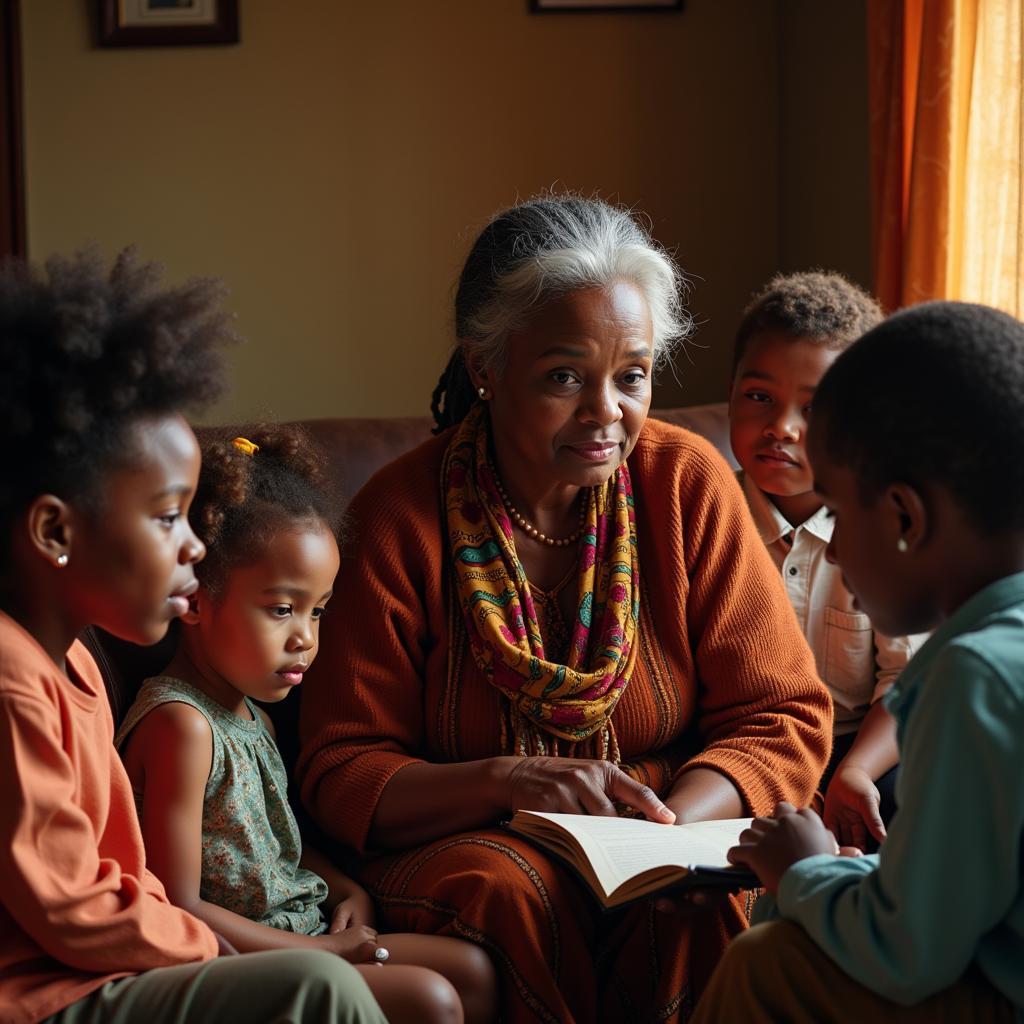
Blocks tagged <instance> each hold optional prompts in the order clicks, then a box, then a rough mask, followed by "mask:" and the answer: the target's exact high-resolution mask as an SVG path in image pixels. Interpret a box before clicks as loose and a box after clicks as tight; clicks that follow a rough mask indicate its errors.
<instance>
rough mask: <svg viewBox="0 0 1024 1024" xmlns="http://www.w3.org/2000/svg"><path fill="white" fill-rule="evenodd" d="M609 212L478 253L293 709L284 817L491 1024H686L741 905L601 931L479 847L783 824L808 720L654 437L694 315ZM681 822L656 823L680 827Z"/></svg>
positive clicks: (569, 902)
mask: <svg viewBox="0 0 1024 1024" xmlns="http://www.w3.org/2000/svg"><path fill="white" fill-rule="evenodd" d="M679 293H680V279H679V273H678V271H677V270H676V269H675V267H674V266H673V264H672V262H671V260H670V259H669V258H668V257H667V256H666V255H665V253H664V252H662V251H661V250H660V249H658V247H657V246H656V245H655V244H654V243H653V242H652V241H651V239H650V238H649V237H648V235H647V234H646V233H645V232H644V230H643V229H642V228H641V227H640V226H639V225H638V224H637V223H636V222H635V221H634V220H633V219H632V218H631V217H630V216H629V214H627V213H626V212H624V211H622V210H619V209H616V208H614V207H611V206H609V205H607V204H605V203H603V202H600V201H596V200H589V199H581V198H576V197H548V198H542V199H536V200H532V201H530V202H526V203H523V204H522V205H519V206H516V207H514V208H512V209H510V210H507V211H506V212H504V213H502V214H500V215H499V216H498V217H496V218H495V219H494V220H493V221H492V222H491V223H490V224H489V225H488V226H487V228H486V229H485V230H484V231H483V233H482V234H481V236H480V237H479V239H477V241H476V244H475V245H474V246H473V249H472V251H471V252H470V254H469V258H468V259H467V261H466V265H465V268H464V269H463V272H462V277H461V280H460V282H459V288H458V294H457V296H456V299H455V326H456V332H457V336H458V339H459V345H458V348H457V350H456V352H455V354H454V355H453V357H452V359H451V362H450V363H449V365H448V368H447V370H446V371H445V373H444V375H443V376H442V380H441V384H440V385H439V386H438V389H437V391H435V395H434V403H433V407H434V411H435V418H436V419H437V422H438V427H439V430H440V433H439V435H438V436H437V437H436V438H434V439H433V440H431V441H428V442H427V443H426V444H423V445H421V446H420V447H419V448H417V449H416V450H414V451H412V452H410V453H409V454H408V455H406V456H403V457H402V458H399V459H397V460H396V461H395V462H394V463H392V464H391V465H390V466H387V467H385V468H384V469H383V470H381V472H380V473H378V474H377V476H376V477H374V478H373V479H372V480H371V481H370V482H369V483H368V484H367V485H366V486H365V487H364V488H363V490H362V491H361V492H360V494H359V495H357V497H356V498H355V500H354V501H353V503H352V507H351V520H352V523H353V529H354V537H353V539H352V542H351V544H350V553H349V555H348V556H347V558H346V559H345V561H344V562H343V564H342V568H341V573H340V575H339V579H338V597H336V599H335V604H338V605H340V606H341V607H338V608H334V607H332V609H331V614H330V615H329V616H328V617H327V618H325V619H324V623H323V635H322V637H321V641H322V649H321V654H320V657H319V659H318V660H317V662H316V663H315V666H314V668H313V669H312V671H311V672H310V674H309V677H308V682H307V685H306V689H305V692H304V696H303V708H302V735H303V752H302V756H301V759H300V764H299V775H300V779H301V785H302V794H303V798H304V800H305V802H306V804H307V806H308V807H309V809H310V810H311V812H312V813H313V815H314V817H315V818H316V819H317V820H318V821H319V822H320V824H321V825H322V826H323V827H324V828H325V829H326V830H327V831H328V832H329V833H331V834H332V835H333V836H334V837H336V838H337V839H339V840H341V841H343V842H344V843H346V844H348V845H350V846H352V847H355V848H356V849H357V850H359V851H361V852H363V853H364V854H365V855H366V856H365V858H364V861H363V867H362V878H363V880H364V881H365V883H366V884H367V886H368V887H369V889H370V890H371V892H372V893H373V895H374V897H375V898H376V900H377V902H378V906H379V908H380V915H381V917H382V918H383V919H384V920H383V922H382V926H386V927H387V929H389V930H400V931H423V932H436V933H442V934H449V935H458V936H462V937H464V938H468V939H471V940H473V941H475V942H478V943H480V944H481V945H482V946H484V947H485V948H486V949H487V950H488V951H489V953H490V954H491V956H492V957H493V959H494V961H495V963H496V964H497V965H498V967H499V969H500V971H501V972H502V975H503V981H504V989H505V991H504V998H503V1004H504V1008H505V1019H507V1020H509V1021H513V1022H518V1021H528V1020H529V1021H534V1020H541V1021H551V1022H556V1021H557V1022H566V1021H569V1022H571V1021H580V1022H586V1021H596V1020H599V1019H600V1020H608V1021H613V1020H625V1019H636V1020H637V1021H647V1020H659V1021H671V1020H677V1019H680V1018H682V1019H685V1017H686V1015H687V1013H688V1010H689V1008H690V1007H691V1006H692V1004H693V1002H694V1001H695V999H696V996H697V995H698V993H699V990H700V987H701V985H702V984H703V983H704V981H705V980H706V978H707V977H708V975H709V974H710V972H711V970H712V968H713V967H714V965H715V963H716V961H717V959H718V957H719V955H720V954H721V952H722V950H723V949H724V948H725V946H726V944H727V942H728V940H729V938H730V937H731V936H732V935H733V934H735V933H736V932H737V931H739V930H740V929H742V928H743V927H744V926H745V923H746V918H745V913H744V910H745V906H744V900H743V899H742V898H739V897H730V898H728V899H724V900H722V901H721V902H719V903H714V904H712V905H709V906H701V905H695V904H694V903H691V902H687V901H684V900H673V899H666V898H662V899H660V900H658V901H656V902H651V901H648V902H645V903H640V904H635V905H633V906H630V907H627V908H626V909H624V910H620V911H618V912H616V913H611V914H602V913H601V912H600V911H599V910H598V909H597V903H596V901H595V900H594V899H593V897H592V896H591V895H590V894H589V893H588V891H587V890H586V889H585V888H584V887H583V886H582V885H581V883H579V882H578V881H577V880H576V879H575V878H574V877H573V876H572V875H571V874H569V873H568V872H567V871H566V870H565V869H564V868H563V867H562V866H560V864H559V863H558V862H556V861H554V860H551V859H549V858H548V857H547V856H546V855H545V854H543V853H541V852H540V851H539V850H537V849H536V848H534V847H532V846H531V845H530V844H529V843H528V842H526V841H523V840H520V839H518V838H515V837H513V836H511V835H509V834H507V833H506V832H504V831H502V829H501V828H500V822H501V820H502V819H503V818H507V817H508V815H509V814H510V812H512V811H513V810H516V809H518V808H530V809H540V810H551V811H563V812H569V813H578V814H615V813H617V808H619V809H621V808H632V809H633V810H634V811H635V812H639V813H642V814H644V815H646V816H647V817H649V818H651V819H653V820H655V821H660V822H665V823H666V824H665V827H666V828H668V827H671V824H670V823H671V822H672V821H673V820H675V821H677V822H682V821H693V820H699V819H708V818H727V817H734V816H739V815H741V814H765V813H767V812H769V811H771V809H772V808H773V807H774V805H775V803H776V802H777V801H779V800H789V801H792V802H793V803H795V804H798V805H800V804H805V803H806V802H807V801H808V799H809V798H810V796H811V794H812V793H813V791H814V786H815V782H816V780H817V779H818V778H819V777H820V774H821V771H822V768H823V766H824V764H825V762H826V760H827V755H828V749H829V736H830V727H831V710H830V703H829V699H828V694H827V692H826V691H825V689H824V688H823V686H822V685H821V683H820V682H819V681H818V679H817V677H816V675H815V671H814V662H813V660H812V658H811V656H810V653H809V651H808V648H807V645H806V643H805V642H804V640H803V637H802V635H801V633H800V629H799V627H798V625H797V622H796V619H795V618H794V616H793V613H792V610H791V608H790V605H789V602H788V601H787V600H786V595H785V592H784V590H783V588H782V583H781V580H780V579H779V576H778V573H777V571H776V570H775V568H774V566H773V565H772V563H771V561H770V560H769V558H768V556H767V553H766V550H765V547H764V545H763V544H762V543H761V541H760V539H759V537H758V535H757V532H756V530H755V528H754V526H753V524H752V522H751V520H750V519H749V516H748V514H747V511H746V506H745V504H744V501H743V496H742V495H741V493H740V491H739V488H738V486H737V485H736V483H735V481H734V479H733V476H732V473H731V472H730V470H729V468H728V467H727V466H726V464H725V462H724V461H723V460H722V459H721V458H720V456H719V455H718V453H717V452H716V451H714V450H713V448H712V447H711V446H710V445H709V444H708V443H707V442H705V441H704V440H703V439H702V438H700V437H697V436H695V435H693V434H690V433H688V432H686V431H684V430H682V429H679V428H676V427H671V426H668V425H666V424H663V423H658V422H657V421H655V420H648V418H647V417H648V410H649V407H650V402H651V378H652V375H653V372H654V368H655V366H656V365H657V364H658V363H659V362H660V361H663V360H664V359H665V357H666V356H667V354H668V353H669V352H670V350H671V346H672V343H673V341H674V340H677V339H679V338H681V337H683V336H684V335H685V333H686V331H687V329H688V326H689V319H688V317H687V316H686V314H685V313H684V312H683V310H682V308H681V304H680V297H679ZM673 815H674V818H673Z"/></svg>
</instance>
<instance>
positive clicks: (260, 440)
mask: <svg viewBox="0 0 1024 1024" xmlns="http://www.w3.org/2000/svg"><path fill="white" fill-rule="evenodd" d="M203 434H204V440H203V442H202V445H201V447H202V453H203V467H202V470H201V471H200V474H199V487H198V489H197V491H196V497H195V500H194V501H193V502H192V507H191V509H190V510H189V521H190V522H191V524H192V529H193V530H195V532H196V534H197V536H198V537H199V539H200V540H202V542H203V543H204V544H205V545H206V558H205V559H203V561H202V562H199V563H198V564H197V565H196V576H197V577H198V578H199V581H200V582H201V583H202V584H203V586H204V587H205V588H206V590H207V591H208V592H209V593H210V594H213V595H216V594H217V593H218V592H219V591H220V589H221V587H222V586H223V584H224V581H225V580H226V578H227V575H228V573H229V572H230V570H231V569H232V568H233V567H234V566H236V565H245V564H248V563H250V562H252V561H254V560H256V559H258V558H259V557H260V553H261V552H262V551H263V550H264V549H265V547H266V545H267V544H269V542H270V540H271V539H272V538H273V537H274V535H275V534H277V533H279V532H280V531H281V530H282V529H286V528H288V527H289V526H293V525H294V524H297V523H298V524H311V525H312V524H317V525H322V526H323V527H324V528H326V529H327V530H329V531H330V532H331V533H332V534H333V535H334V537H335V539H337V540H339V542H340V539H341V537H340V534H341V529H342V524H343V515H342V513H341V511H340V509H341V501H340V499H339V497H338V495H336V494H335V493H334V491H333V489H332V488H331V486H330V485H329V482H328V479H327V475H326V472H325V470H324V466H325V459H324V454H323V452H322V451H321V449H320V447H319V446H318V445H316V444H315V442H314V441H313V439H312V438H311V437H310V436H309V434H308V433H307V432H306V431H305V430H303V429H302V428H301V427H299V426H297V425H295V424H267V425H263V426H259V427H256V428H255V429H254V430H253V431H252V432H251V433H250V434H249V435H248V440H251V441H252V442H253V443H254V444H255V445H257V446H258V451H256V452H254V453H253V454H251V455H250V454H248V453H247V452H245V451H243V450H242V449H241V448H239V447H238V446H236V445H235V444H234V440H233V432H231V434H230V436H229V434H228V433H223V434H222V435H220V436H214V437H211V436H210V434H209V432H208V431H204V432H203ZM205 438H208V439H205Z"/></svg>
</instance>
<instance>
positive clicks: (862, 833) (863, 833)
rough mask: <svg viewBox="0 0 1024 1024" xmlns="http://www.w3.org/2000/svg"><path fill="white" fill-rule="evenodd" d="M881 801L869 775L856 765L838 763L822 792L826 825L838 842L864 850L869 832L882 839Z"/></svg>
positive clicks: (883, 835) (883, 832) (883, 833)
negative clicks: (826, 788) (823, 793)
mask: <svg viewBox="0 0 1024 1024" xmlns="http://www.w3.org/2000/svg"><path fill="white" fill-rule="evenodd" d="M880 805H881V796H880V795H879V793H878V787H877V786H876V785H875V783H874V781H873V780H872V778H871V776H870V775H868V773H867V772H866V771H865V770H864V769H863V768H860V767H858V766H857V765H846V764H842V763H841V764H840V765H839V767H838V768H837V769H836V772H835V774H834V775H833V776H832V781H831V782H830V783H829V786H828V791H827V792H826V793H825V812H824V818H825V827H826V828H829V829H831V830H832V832H833V834H834V835H835V837H836V839H838V840H839V842H841V843H844V844H846V845H848V846H856V847H857V848H858V849H861V850H864V849H866V848H867V841H868V833H870V834H871V835H873V836H874V837H875V838H876V839H877V840H878V841H879V842H882V841H884V839H885V824H884V823H883V821H882V816H881V814H880V812H879V807H880Z"/></svg>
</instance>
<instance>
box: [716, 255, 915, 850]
mask: <svg viewBox="0 0 1024 1024" xmlns="http://www.w3.org/2000/svg"><path fill="white" fill-rule="evenodd" d="M881 319H882V312H881V310H880V309H879V307H878V304H877V303H876V302H875V301H874V299H872V298H871V297H870V296H869V295H867V294H865V293H864V292H863V291H861V289H859V288H858V287H856V286H855V285H853V284H851V283H850V282H849V281H847V280H846V279H845V278H844V277H842V276H841V275H839V274H834V273H824V272H819V271H812V272H809V273H800V274H789V275H779V276H777V277H775V278H773V279H772V280H771V281H769V282H768V284H767V286H766V287H765V288H764V289H763V290H762V291H761V292H760V293H759V294H758V295H757V296H755V298H754V300H753V301H752V302H751V304H750V305H749V306H748V307H747V309H746V310H745V312H744V314H743V319H742V320H741V322H740V326H739V329H738V330H737V333H736V346H735V351H734V354H733V382H732V391H731V394H730V399H729V421H730V439H731V443H732V449H733V453H734V454H735V456H736V460H737V462H739V464H740V466H741V467H742V468H741V472H740V473H739V479H740V483H741V485H742V487H743V492H744V494H745V495H746V498H747V503H748V504H749V506H750V511H751V513H752V514H753V517H754V521H755V523H756V524H757V527H758V530H759V532H760V534H761V538H762V540H764V542H765V545H766V546H767V548H768V551H769V553H770V554H771V556H772V558H773V560H774V561H775V564H776V565H777V566H778V567H779V570H780V571H781V573H782V578H783V581H784V582H785V584H786V590H787V593H788V594H789V599H790V602H791V603H792V605H793V608H794V610H795V611H796V614H797V618H798V619H799V620H800V625H801V627H802V629H803V631H804V635H805V636H806V637H807V642H808V643H809V644H810V646H811V650H812V651H813V652H814V657H815V660H816V662H817V666H818V674H819V675H820V676H821V678H822V679H823V680H824V682H825V684H826V685H827V686H828V688H829V691H830V692H831V694H832V700H833V703H834V707H835V725H834V740H833V752H832V757H831V759H830V761H829V764H828V767H827V768H826V770H825V774H824V776H823V777H822V780H821V789H822V791H823V792H824V793H825V810H824V819H825V824H826V825H827V826H828V827H829V828H831V829H832V831H833V832H834V833H835V835H836V838H837V839H838V840H839V842H840V843H843V844H847V845H852V846H858V847H860V848H861V849H865V848H866V847H867V846H868V844H869V843H870V842H871V841H872V839H873V840H875V841H879V842H880V841H881V840H882V839H884V838H885V824H886V822H888V820H889V818H890V817H891V816H892V812H893V810H894V809H895V803H894V799H893V789H894V784H895V775H896V767H897V763H898V760H899V754H898V751H897V747H896V727H895V723H894V721H893V719H892V717H891V715H889V713H888V712H887V711H886V709H885V707H884V706H883V705H882V703H881V702H880V701H879V700H878V698H879V697H880V696H881V695H882V694H883V693H884V692H885V691H886V690H887V689H888V688H889V687H890V686H891V685H892V683H893V682H894V681H895V679H896V677H897V676H898V675H899V673H900V672H901V671H902V669H903V667H904V666H905V665H906V663H907V662H908V661H909V660H910V657H911V655H912V654H913V653H914V651H915V650H916V649H917V648H918V647H920V645H921V644H922V643H923V642H924V640H925V637H924V636H916V637H886V636H883V635H881V634H880V633H878V632H877V631H876V630H875V629H874V628H873V626H872V624H871V620H870V619H869V618H868V617H867V615H865V614H864V613H863V612H861V611H860V610H859V608H858V607H857V605H856V602H855V601H854V599H853V596H852V595H851V594H850V591H849V590H848V589H847V587H846V584H845V582H844V580H843V576H842V572H841V571H840V569H839V567H838V566H836V565H833V564H831V563H830V562H828V561H827V560H826V558H825V549H826V548H827V546H828V543H829V541H830V540H831V538H832V527H833V522H832V518H831V516H830V515H829V513H828V510H827V509H826V508H825V507H824V506H823V505H822V502H821V500H820V498H819V497H818V495H817V494H815V493H814V491H813V490H812V480H813V477H812V474H811V468H810V464H809V462H808V460H807V452H806V450H805V444H806V434H807V416H808V413H809V412H810V406H811V400H812V398H813V395H814V391H815V388H816V387H817V386H818V381H820V380H821V378H822V376H823V375H824V373H825V371H826V370H827V369H828V368H829V366H831V365H832V362H833V360H835V358H836V356H837V355H839V353H840V352H841V351H842V350H843V349H845V348H846V347H847V346H848V345H850V344H851V343H852V342H853V341H855V340H856V339H857V338H859V337H860V336H861V335H862V334H864V333H865V332H866V331H868V330H870V329H871V328H872V327H874V326H875V325H876V324H877V323H879V322H880V321H881ZM869 837H871V838H869Z"/></svg>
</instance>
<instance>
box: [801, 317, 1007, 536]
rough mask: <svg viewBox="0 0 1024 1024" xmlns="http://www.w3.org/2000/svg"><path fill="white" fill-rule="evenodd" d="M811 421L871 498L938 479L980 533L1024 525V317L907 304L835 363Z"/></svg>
mask: <svg viewBox="0 0 1024 1024" xmlns="http://www.w3.org/2000/svg"><path fill="white" fill-rule="evenodd" d="M810 429H811V434H812V436H813V435H814V433H815V432H816V431H821V432H822V437H823V440H824V449H825V451H826V453H827V454H828V457H829V458H830V459H832V460H833V461H835V462H836V463H837V464H839V465H844V466H848V467H850V468H851V469H853V471H854V472H855V473H856V474H857V477H858V480H859V482H860V487H861V493H862V495H863V497H864V498H865V500H868V501H870V500H873V498H875V497H877V495H878V494H880V493H881V492H882V491H883V490H884V489H885V487H887V486H888V485H889V484H891V483H894V482H902V483H909V484H912V485H914V486H917V487H922V485H927V484H939V485H941V486H943V487H945V488H946V489H947V490H948V491H949V492H950V493H951V494H952V495H953V496H954V498H955V500H956V501H957V503H958V504H959V505H960V507H961V508H962V510H963V512H964V514H965V515H966V516H967V518H968V520H969V521H970V522H972V523H973V525H974V526H975V527H976V528H977V529H978V530H979V531H983V532H986V533H1002V532H1005V531H1014V530H1024V459H1022V458H1021V457H1020V453H1021V452H1024V324H1022V323H1021V322H1020V321H1019V320H1016V319H1014V318H1013V317H1012V316H1008V315H1007V314H1006V313H1001V312H999V311H998V310H995V309H991V308H990V307H988V306H980V305H974V304H971V303H964V302H929V303H924V304H922V305H919V306H911V307H910V308H908V309H905V310H902V311H901V312H899V313H896V314H894V315H893V316H891V317H889V318H888V319H887V320H885V321H884V322H883V323H882V324H881V325H880V326H878V327H876V328H874V330H872V331H870V332H869V333H868V334H866V335H865V336H864V337H863V338H861V339H860V340H859V341H858V342H857V343H856V344H855V345H852V346H851V347H850V348H849V349H847V350H846V351H845V352H844V353H842V355H840V356H839V358H838V359H836V361H835V362H834V363H833V364H832V366H831V367H830V368H829V370H828V372H827V373H826V374H825V376H824V377H823V378H822V380H821V383H820V384H819V385H818V388H817V391H816V392H815V394H814V407H813V410H812V412H811V428H810Z"/></svg>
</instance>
